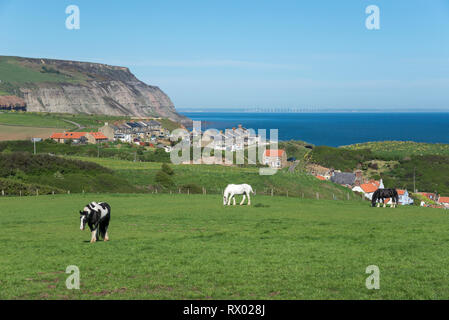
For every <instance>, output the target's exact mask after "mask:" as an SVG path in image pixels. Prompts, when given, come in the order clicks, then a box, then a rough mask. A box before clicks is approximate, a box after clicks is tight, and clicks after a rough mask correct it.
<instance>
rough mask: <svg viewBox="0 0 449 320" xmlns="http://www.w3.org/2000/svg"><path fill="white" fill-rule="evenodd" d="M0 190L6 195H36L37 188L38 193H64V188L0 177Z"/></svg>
mask: <svg viewBox="0 0 449 320" xmlns="http://www.w3.org/2000/svg"><path fill="white" fill-rule="evenodd" d="M0 190H3V191H4V192H5V195H8V196H18V195H20V194H21V195H22V196H31V195H36V190H39V194H41V195H43V194H52V193H53V191H54V192H55V193H65V191H64V190H62V189H59V188H53V187H49V186H43V185H39V184H28V183H23V182H19V181H17V180H10V179H1V178H0Z"/></svg>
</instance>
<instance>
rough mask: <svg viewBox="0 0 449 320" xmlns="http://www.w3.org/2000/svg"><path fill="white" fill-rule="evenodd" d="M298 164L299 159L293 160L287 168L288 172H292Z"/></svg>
mask: <svg viewBox="0 0 449 320" xmlns="http://www.w3.org/2000/svg"><path fill="white" fill-rule="evenodd" d="M298 164H299V160H296V161H295V162H293V164H292V165H291V166H290V168H288V172H294V171H295V168H296V166H297V165H298Z"/></svg>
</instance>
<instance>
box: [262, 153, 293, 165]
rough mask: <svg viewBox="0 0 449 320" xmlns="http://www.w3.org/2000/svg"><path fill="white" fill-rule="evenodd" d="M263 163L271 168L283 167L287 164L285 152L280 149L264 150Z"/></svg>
mask: <svg viewBox="0 0 449 320" xmlns="http://www.w3.org/2000/svg"><path fill="white" fill-rule="evenodd" d="M263 163H264V164H267V165H269V166H270V167H271V168H275V169H280V168H283V167H285V166H286V165H287V153H286V152H285V150H282V149H278V150H265V152H264V154H263Z"/></svg>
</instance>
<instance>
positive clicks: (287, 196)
mask: <svg viewBox="0 0 449 320" xmlns="http://www.w3.org/2000/svg"><path fill="white" fill-rule="evenodd" d="M287 198H288V190H287Z"/></svg>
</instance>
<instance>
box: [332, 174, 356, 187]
mask: <svg viewBox="0 0 449 320" xmlns="http://www.w3.org/2000/svg"><path fill="white" fill-rule="evenodd" d="M330 180H331V181H332V182H333V183H337V184H340V185H343V186H353V185H354V182H355V174H354V173H352V172H334V173H333V175H332V176H331V178H330Z"/></svg>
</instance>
